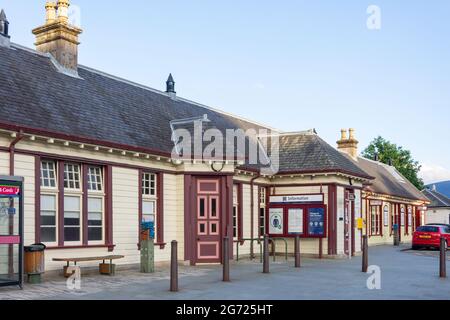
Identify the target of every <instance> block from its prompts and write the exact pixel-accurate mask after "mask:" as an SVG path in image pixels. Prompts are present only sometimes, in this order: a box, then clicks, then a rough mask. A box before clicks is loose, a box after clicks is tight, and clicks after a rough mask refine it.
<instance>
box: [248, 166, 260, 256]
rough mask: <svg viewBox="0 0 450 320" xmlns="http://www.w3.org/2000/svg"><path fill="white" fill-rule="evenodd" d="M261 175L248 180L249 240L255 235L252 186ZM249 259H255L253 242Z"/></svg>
mask: <svg viewBox="0 0 450 320" xmlns="http://www.w3.org/2000/svg"><path fill="white" fill-rule="evenodd" d="M260 177H261V175H260V174H258V175H257V176H256V177H254V178H252V180H250V213H251V214H250V235H251V238H252V239H253V238H254V234H255V226H254V222H255V217H254V215H255V210H254V209H255V196H254V190H253V187H254V184H255V180H256V179H258V178H260ZM250 257H251V258H252V259H253V258H254V257H255V250H254V245H253V240H252V241H251V242H250Z"/></svg>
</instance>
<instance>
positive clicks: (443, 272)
mask: <svg viewBox="0 0 450 320" xmlns="http://www.w3.org/2000/svg"><path fill="white" fill-rule="evenodd" d="M446 244H447V242H446V239H445V238H441V255H440V256H441V258H440V264H439V266H440V277H441V278H447V248H446Z"/></svg>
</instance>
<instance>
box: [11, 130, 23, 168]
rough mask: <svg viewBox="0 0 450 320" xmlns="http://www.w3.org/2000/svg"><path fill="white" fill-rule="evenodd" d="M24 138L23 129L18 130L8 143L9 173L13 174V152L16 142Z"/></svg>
mask: <svg viewBox="0 0 450 320" xmlns="http://www.w3.org/2000/svg"><path fill="white" fill-rule="evenodd" d="M23 138H24V135H23V130H20V131H19V132H18V135H17V137H16V138H15V139H14V140H13V141H12V142H11V144H10V145H9V175H10V176H14V154H15V151H16V144H18V143H19V142H20V141H21V140H22V139H23Z"/></svg>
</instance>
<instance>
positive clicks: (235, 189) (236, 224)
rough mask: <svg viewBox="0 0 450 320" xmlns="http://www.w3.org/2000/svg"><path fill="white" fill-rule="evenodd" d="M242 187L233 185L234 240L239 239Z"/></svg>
mask: <svg viewBox="0 0 450 320" xmlns="http://www.w3.org/2000/svg"><path fill="white" fill-rule="evenodd" d="M239 192H240V186H239V185H238V184H233V215H232V230H233V239H234V240H238V239H239V225H240V223H239V222H240V221H239V210H240V203H239V200H240V197H239Z"/></svg>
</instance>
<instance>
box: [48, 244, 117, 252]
mask: <svg viewBox="0 0 450 320" xmlns="http://www.w3.org/2000/svg"><path fill="white" fill-rule="evenodd" d="M115 247H116V245H93V246H84V245H83V246H58V247H47V248H46V249H45V250H67V249H69V250H70V249H99V248H108V251H109V252H112V251H113V250H114V248H115Z"/></svg>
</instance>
